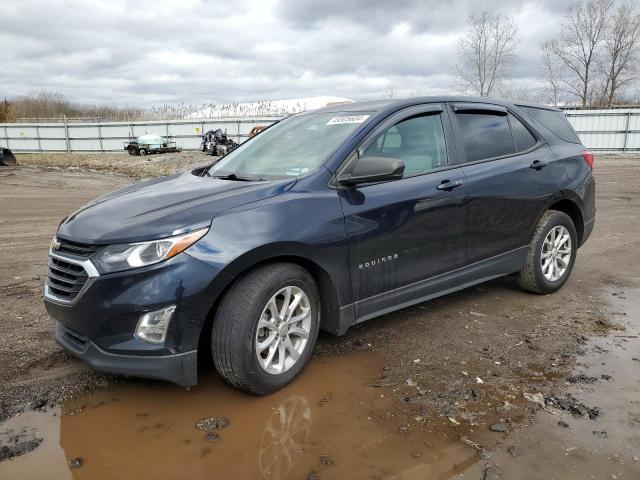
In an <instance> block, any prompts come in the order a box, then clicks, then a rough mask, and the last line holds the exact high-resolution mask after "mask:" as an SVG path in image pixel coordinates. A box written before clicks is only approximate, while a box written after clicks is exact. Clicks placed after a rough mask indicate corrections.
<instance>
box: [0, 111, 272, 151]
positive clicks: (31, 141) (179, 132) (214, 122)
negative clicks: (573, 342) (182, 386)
mask: <svg viewBox="0 0 640 480" xmlns="http://www.w3.org/2000/svg"><path fill="white" fill-rule="evenodd" d="M276 120H277V118H273V117H262V118H225V119H205V120H172V121H161V122H129V123H127V122H106V123H1V124H0V147H7V148H10V149H11V150H13V151H14V152H69V153H70V152H119V151H124V144H125V142H128V141H129V140H130V139H133V138H135V137H138V136H140V135H145V134H151V133H155V134H158V135H162V136H163V137H167V138H168V140H169V141H171V142H176V143H177V145H178V146H180V147H182V148H183V149H185V150H196V149H198V148H199V147H200V141H201V135H202V133H203V132H207V131H208V130H216V129H218V128H219V129H222V131H224V132H226V133H227V135H229V137H230V138H232V139H233V140H235V141H236V142H242V141H244V140H245V139H246V138H247V137H248V135H249V131H250V130H251V129H252V128H253V127H255V126H256V125H270V124H272V123H273V122H275V121H276Z"/></svg>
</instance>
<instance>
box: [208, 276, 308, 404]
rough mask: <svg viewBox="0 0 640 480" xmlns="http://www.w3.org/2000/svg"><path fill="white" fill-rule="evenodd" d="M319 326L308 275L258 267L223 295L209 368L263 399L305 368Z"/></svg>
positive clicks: (216, 321) (215, 327) (234, 384)
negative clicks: (262, 396) (211, 363)
mask: <svg viewBox="0 0 640 480" xmlns="http://www.w3.org/2000/svg"><path fill="white" fill-rule="evenodd" d="M319 326H320V295H319V292H318V287H317V285H316V282H315V281H314V279H313V277H312V276H311V274H309V272H308V271H306V270H305V269H304V268H302V267H300V266H298V265H295V264H290V263H274V264H269V265H265V266H262V267H259V268H257V269H255V270H252V271H251V272H249V273H248V274H246V275H244V276H243V277H241V278H240V279H239V280H238V281H237V282H236V283H235V284H234V285H233V286H232V287H231V290H229V292H228V293H227V294H226V295H225V296H224V298H223V299H222V302H221V304H220V306H219V308H218V310H217V312H216V314H215V318H214V320H213V328H212V332H211V351H212V355H213V363H214V365H215V367H216V370H217V371H218V373H219V374H220V375H221V376H222V377H223V378H224V379H225V380H226V381H227V382H228V383H229V384H231V385H232V386H234V387H236V388H239V389H242V390H245V391H247V392H250V393H254V394H257V395H267V394H269V393H272V392H275V391H276V390H279V389H280V388H282V387H284V386H285V385H287V384H288V383H290V382H291V381H292V380H293V379H294V378H295V377H296V376H297V375H298V374H299V373H300V372H301V371H302V369H303V368H304V367H305V365H306V364H307V363H308V361H309V359H310V358H311V355H312V354H313V349H314V347H315V343H316V340H317V338H318V330H319Z"/></svg>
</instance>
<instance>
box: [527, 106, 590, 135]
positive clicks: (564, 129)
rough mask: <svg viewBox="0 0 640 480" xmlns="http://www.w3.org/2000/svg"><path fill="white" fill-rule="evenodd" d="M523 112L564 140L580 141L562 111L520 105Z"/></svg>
mask: <svg viewBox="0 0 640 480" xmlns="http://www.w3.org/2000/svg"><path fill="white" fill-rule="evenodd" d="M520 108H522V109H523V110H524V111H525V112H527V113H528V114H529V115H531V116H532V117H533V118H535V119H536V120H538V121H539V122H540V123H542V124H543V125H544V126H545V127H547V128H548V129H549V130H551V131H552V132H553V133H555V134H556V135H557V136H558V137H560V138H561V139H562V140H564V141H565V142H571V143H582V142H581V141H580V139H579V138H578V136H577V135H576V132H575V131H574V130H573V127H572V126H571V124H570V123H569V120H567V117H565V116H564V113H562V112H557V111H555V110H545V109H544V108H535V107H524V106H520Z"/></svg>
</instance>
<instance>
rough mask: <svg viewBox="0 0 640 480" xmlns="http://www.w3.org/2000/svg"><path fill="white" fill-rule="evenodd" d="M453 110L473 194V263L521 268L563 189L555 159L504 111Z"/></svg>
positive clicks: (459, 106) (473, 106)
mask: <svg viewBox="0 0 640 480" xmlns="http://www.w3.org/2000/svg"><path fill="white" fill-rule="evenodd" d="M450 108H451V112H452V116H453V118H454V122H453V123H454V133H455V137H456V145H457V146H458V152H459V157H458V158H459V161H460V162H461V163H462V170H463V172H464V175H465V177H466V184H467V188H468V194H469V203H468V207H467V225H468V234H467V256H468V262H469V263H474V262H477V261H480V260H485V259H489V258H492V257H497V256H503V255H504V256H510V257H512V258H514V259H515V263H514V262H512V263H507V264H506V265H505V268H507V269H509V268H515V267H518V268H519V266H518V261H519V260H518V259H519V258H521V256H522V255H524V253H526V247H527V245H528V243H529V238H530V236H531V233H532V231H533V228H534V226H535V223H536V221H537V219H538V218H539V216H540V215H541V214H542V212H543V211H544V209H545V208H546V206H547V205H548V202H549V201H550V200H551V198H552V197H553V195H554V194H555V193H556V191H557V188H558V182H557V177H556V171H555V169H556V165H555V162H554V157H553V154H552V152H551V150H550V149H549V147H548V146H547V145H546V143H544V141H543V140H542V137H540V136H539V135H538V134H537V133H536V132H535V131H534V130H533V129H532V128H531V127H529V126H526V124H525V123H524V122H523V121H522V119H520V118H518V117H517V116H516V115H514V114H513V113H512V112H510V111H508V110H507V109H506V108H504V107H502V106H498V105H491V104H481V103H454V104H451V105H450ZM513 265H515V267H513ZM515 269H516V270H517V268H515ZM514 271H515V270H514Z"/></svg>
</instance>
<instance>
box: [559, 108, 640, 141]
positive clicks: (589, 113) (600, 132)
mask: <svg viewBox="0 0 640 480" xmlns="http://www.w3.org/2000/svg"><path fill="white" fill-rule="evenodd" d="M564 113H565V115H566V116H567V118H568V119H569V122H571V125H573V128H574V129H575V131H576V133H577V134H578V136H579V137H580V140H582V143H584V145H585V146H586V147H587V148H589V149H590V150H593V151H601V152H634V151H635V152H637V151H640V109H638V108H635V109H611V110H565V112H564Z"/></svg>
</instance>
